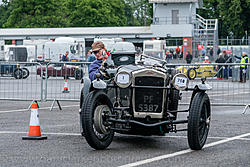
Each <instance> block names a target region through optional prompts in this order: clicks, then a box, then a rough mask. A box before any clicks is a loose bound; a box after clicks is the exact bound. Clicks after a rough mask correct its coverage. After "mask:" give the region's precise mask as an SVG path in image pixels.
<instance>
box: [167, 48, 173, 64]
mask: <svg viewBox="0 0 250 167" xmlns="http://www.w3.org/2000/svg"><path fill="white" fill-rule="evenodd" d="M171 58H172V55H171V53H170V52H169V50H167V51H166V62H167V63H169V62H170V59H171Z"/></svg>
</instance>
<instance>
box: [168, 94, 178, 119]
mask: <svg viewBox="0 0 250 167" xmlns="http://www.w3.org/2000/svg"><path fill="white" fill-rule="evenodd" d="M179 99H180V91H179V90H175V89H172V90H170V93H169V104H168V110H170V111H173V110H178V104H179ZM172 114H173V116H174V117H175V120H176V118H177V113H172Z"/></svg>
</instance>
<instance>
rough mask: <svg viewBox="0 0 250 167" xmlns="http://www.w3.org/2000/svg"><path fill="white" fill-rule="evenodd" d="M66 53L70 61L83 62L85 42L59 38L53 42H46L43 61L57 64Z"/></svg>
mask: <svg viewBox="0 0 250 167" xmlns="http://www.w3.org/2000/svg"><path fill="white" fill-rule="evenodd" d="M66 51H68V52H69V59H70V61H84V57H85V56H84V55H85V40H84V39H82V38H71V37H59V38H56V39H55V41H54V42H53V41H49V42H46V43H45V46H44V60H45V61H52V62H59V61H61V59H62V56H63V55H64V54H65V53H66Z"/></svg>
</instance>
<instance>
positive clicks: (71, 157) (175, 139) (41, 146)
mask: <svg viewBox="0 0 250 167" xmlns="http://www.w3.org/2000/svg"><path fill="white" fill-rule="evenodd" d="M211 98H212V97H211ZM51 103H52V102H46V103H45V102H44V103H39V105H40V109H39V118H40V123H41V128H42V134H43V135H46V136H47V137H48V139H47V140H43V141H24V140H22V136H26V135H27V132H28V125H29V116H30V112H29V110H27V108H28V106H29V105H30V101H26V102H21V101H19V102H16V101H15V102H14V101H0V136H1V137H0V150H1V152H0V166H124V167H129V166H163V167H165V166H185V167H186V166H190V167H191V166H192V167H193V166H209V167H210V166H244V167H245V166H250V159H249V157H250V152H249V150H250V124H249V122H250V109H248V110H247V112H246V114H245V115H242V114H241V112H242V111H243V109H244V106H228V107H219V106H212V122H211V129H210V132H209V137H208V139H207V143H206V146H205V147H204V149H202V150H201V151H192V150H190V149H189V147H188V143H187V137H186V132H179V133H176V134H175V133H174V134H167V135H166V136H150V137H143V136H129V135H120V134H116V135H115V138H114V140H113V142H112V143H111V145H110V146H109V148H108V149H107V150H103V151H96V150H93V149H92V148H91V147H90V146H89V145H88V144H87V142H86V141H85V139H84V138H83V137H82V136H80V133H79V126H80V125H79V113H78V109H79V107H78V103H75V102H61V105H62V107H63V110H62V111H60V110H59V109H58V107H57V106H56V105H55V107H54V109H53V110H52V111H50V110H49V109H50V106H51ZM180 107H181V108H186V107H187V106H184V105H182V106H180ZM185 116H186V115H180V117H185ZM180 126H183V125H180Z"/></svg>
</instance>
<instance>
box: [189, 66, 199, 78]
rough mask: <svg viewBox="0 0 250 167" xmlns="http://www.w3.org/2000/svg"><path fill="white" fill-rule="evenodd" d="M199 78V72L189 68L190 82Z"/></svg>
mask: <svg viewBox="0 0 250 167" xmlns="http://www.w3.org/2000/svg"><path fill="white" fill-rule="evenodd" d="M196 76H197V72H196V70H195V69H194V68H189V69H188V70H187V77H188V78H189V79H190V80H194V79H195V78H196Z"/></svg>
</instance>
